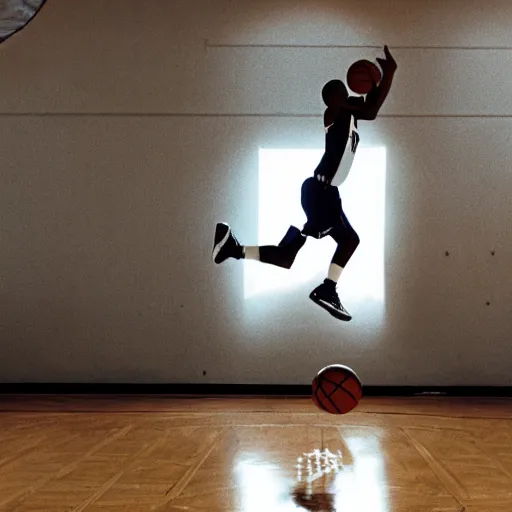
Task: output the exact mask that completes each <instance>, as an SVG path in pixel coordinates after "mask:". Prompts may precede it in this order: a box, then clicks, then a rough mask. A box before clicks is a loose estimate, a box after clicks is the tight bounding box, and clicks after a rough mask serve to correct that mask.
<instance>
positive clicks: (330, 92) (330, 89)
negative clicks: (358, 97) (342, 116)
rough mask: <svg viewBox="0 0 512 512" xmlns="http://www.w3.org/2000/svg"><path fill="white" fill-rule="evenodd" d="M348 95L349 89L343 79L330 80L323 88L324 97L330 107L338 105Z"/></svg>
mask: <svg viewBox="0 0 512 512" xmlns="http://www.w3.org/2000/svg"><path fill="white" fill-rule="evenodd" d="M347 97H348V91H347V88H346V87H345V84H344V83H343V82H342V81H341V80H330V81H329V82H327V83H326V84H325V85H324V87H323V89H322V99H323V100H324V103H325V104H326V105H327V106H328V107H337V106H339V105H340V104H341V102H342V101H343V100H345V99H347Z"/></svg>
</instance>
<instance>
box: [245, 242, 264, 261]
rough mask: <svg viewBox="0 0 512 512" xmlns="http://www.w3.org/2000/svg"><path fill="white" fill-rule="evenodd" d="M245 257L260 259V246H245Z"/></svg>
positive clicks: (247, 258)
mask: <svg viewBox="0 0 512 512" xmlns="http://www.w3.org/2000/svg"><path fill="white" fill-rule="evenodd" d="M244 258H245V259H246V260H256V261H260V248H259V247H250V246H248V247H244Z"/></svg>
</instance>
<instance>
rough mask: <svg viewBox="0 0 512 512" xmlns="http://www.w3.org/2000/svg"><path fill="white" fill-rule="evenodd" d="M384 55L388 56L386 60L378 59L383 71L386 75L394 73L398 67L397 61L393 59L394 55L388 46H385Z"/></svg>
mask: <svg viewBox="0 0 512 512" xmlns="http://www.w3.org/2000/svg"><path fill="white" fill-rule="evenodd" d="M384 55H385V56H386V58H385V59H383V58H381V57H377V62H378V63H379V64H380V66H381V68H382V71H384V72H385V73H386V72H387V73H394V72H395V71H396V68H397V67H398V66H397V64H396V60H395V59H394V58H393V55H391V52H390V51H389V48H388V46H387V45H386V46H384Z"/></svg>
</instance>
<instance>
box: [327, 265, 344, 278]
mask: <svg viewBox="0 0 512 512" xmlns="http://www.w3.org/2000/svg"><path fill="white" fill-rule="evenodd" d="M342 271H343V267H340V266H339V265H336V263H331V265H330V266H329V273H328V274H327V279H330V280H331V281H334V282H335V283H337V282H338V281H339V279H340V276H341V272H342Z"/></svg>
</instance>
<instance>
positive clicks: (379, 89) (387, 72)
mask: <svg viewBox="0 0 512 512" xmlns="http://www.w3.org/2000/svg"><path fill="white" fill-rule="evenodd" d="M384 54H385V56H386V58H385V59H382V58H377V61H378V62H379V64H380V65H381V68H382V80H381V81H380V83H379V84H378V85H377V84H375V85H374V87H373V89H372V90H371V91H370V92H369V93H368V94H367V96H366V101H365V102H364V103H359V102H357V103H355V102H354V103H352V105H350V106H349V107H348V109H349V110H351V111H353V112H354V115H355V116H357V117H358V118H359V119H364V120H368V121H371V120H373V119H375V118H376V117H377V114H378V113H379V110H380V108H381V107H382V104H383V103H384V101H385V100H386V97H387V95H388V93H389V91H390V89H391V84H392V83H393V78H394V76H395V71H396V69H397V64H396V61H395V59H394V58H393V56H392V55H391V53H390V51H389V48H388V47H387V46H385V47H384Z"/></svg>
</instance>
